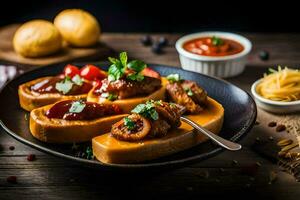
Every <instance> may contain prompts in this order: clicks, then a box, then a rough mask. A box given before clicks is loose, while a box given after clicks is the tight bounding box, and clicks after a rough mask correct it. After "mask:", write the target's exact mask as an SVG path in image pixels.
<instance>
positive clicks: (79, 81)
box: [72, 74, 83, 86]
mask: <svg viewBox="0 0 300 200" xmlns="http://www.w3.org/2000/svg"><path fill="white" fill-rule="evenodd" d="M72 81H73V83H75V84H76V85H79V86H81V85H82V84H83V80H82V78H81V77H80V76H79V75H78V74H76V75H75V76H73V78H72Z"/></svg>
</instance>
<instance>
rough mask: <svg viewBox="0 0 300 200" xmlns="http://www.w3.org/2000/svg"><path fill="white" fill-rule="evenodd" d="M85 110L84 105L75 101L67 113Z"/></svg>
mask: <svg viewBox="0 0 300 200" xmlns="http://www.w3.org/2000/svg"><path fill="white" fill-rule="evenodd" d="M84 108H85V103H84V102H82V101H75V102H73V103H72V105H71V107H70V109H69V113H81V112H82V111H83V109H84Z"/></svg>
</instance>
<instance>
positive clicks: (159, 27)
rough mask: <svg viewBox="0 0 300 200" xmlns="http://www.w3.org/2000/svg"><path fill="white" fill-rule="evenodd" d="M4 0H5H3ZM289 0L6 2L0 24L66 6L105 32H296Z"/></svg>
mask: <svg viewBox="0 0 300 200" xmlns="http://www.w3.org/2000/svg"><path fill="white" fill-rule="evenodd" d="M4 2H5V3H4ZM294 2H295V3H292V1H291V2H289V1H280V2H279V1H278V2H275V0H274V1H271V2H267V1H264V0H261V1H253V0H252V1H251V0H240V1H238V2H233V1H216V0H205V1H204V0H196V1H192V0H180V1H175V0H173V1H164V0H140V1H136V0H135V1H132V0H99V1H92V0H73V1H71V0H39V1H36V0H24V1H16V0H6V1H2V2H1V4H2V5H1V13H0V25H1V26H3V25H6V24H10V23H16V22H25V21H27V20H30V19H35V18H44V19H48V20H53V18H54V16H55V15H56V14H57V13H58V12H59V11H61V10H63V9H66V8H82V9H85V10H88V11H90V12H91V13H92V14H93V15H95V16H96V17H97V18H98V20H99V21H100V23H101V26H102V29H103V31H105V32H196V31H201V30H223V31H237V32H240V31H246V32H299V31H300V6H299V5H297V1H294Z"/></svg>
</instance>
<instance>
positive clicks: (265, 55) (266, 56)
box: [259, 51, 270, 61]
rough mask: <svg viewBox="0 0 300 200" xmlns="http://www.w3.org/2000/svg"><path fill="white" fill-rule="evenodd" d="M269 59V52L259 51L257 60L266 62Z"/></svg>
mask: <svg viewBox="0 0 300 200" xmlns="http://www.w3.org/2000/svg"><path fill="white" fill-rule="evenodd" d="M269 57H270V55H269V52H267V51H260V52H259V58H260V59H261V60H263V61H267V60H269Z"/></svg>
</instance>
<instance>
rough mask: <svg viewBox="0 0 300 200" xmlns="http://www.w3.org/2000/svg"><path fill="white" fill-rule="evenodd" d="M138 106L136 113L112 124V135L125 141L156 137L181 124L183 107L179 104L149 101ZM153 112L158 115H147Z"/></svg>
mask: <svg viewBox="0 0 300 200" xmlns="http://www.w3.org/2000/svg"><path fill="white" fill-rule="evenodd" d="M139 106H140V107H141V109H140V111H138V113H133V114H131V115H129V116H128V117H126V118H124V119H122V120H121V121H119V122H117V123H116V124H114V125H113V126H112V129H111V134H112V136H114V137H115V138H117V139H119V140H125V141H138V140H143V139H145V138H157V137H163V136H165V135H167V134H168V131H169V130H170V129H171V128H177V127H179V126H180V125H181V122H180V116H181V114H182V113H183V112H184V108H183V107H182V106H180V105H177V104H172V103H166V102H162V101H150V102H147V103H146V104H140V105H139ZM153 112H157V114H158V117H154V118H153V117H152V116H151V114H150V115H149V113H152V114H153ZM156 116H157V115H156Z"/></svg>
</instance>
